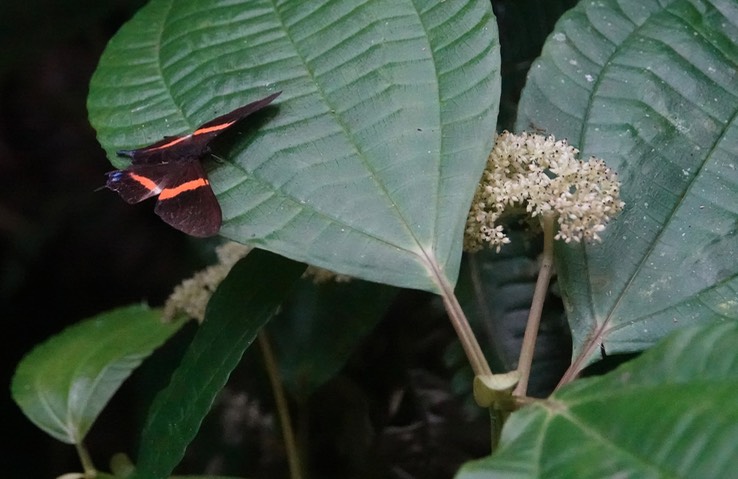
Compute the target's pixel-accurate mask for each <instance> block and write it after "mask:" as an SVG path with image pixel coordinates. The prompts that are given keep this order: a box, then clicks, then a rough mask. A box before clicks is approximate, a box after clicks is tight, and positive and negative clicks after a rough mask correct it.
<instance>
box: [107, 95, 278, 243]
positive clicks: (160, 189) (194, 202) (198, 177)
mask: <svg viewBox="0 0 738 479" xmlns="http://www.w3.org/2000/svg"><path fill="white" fill-rule="evenodd" d="M280 93H282V92H277V93H274V94H272V95H269V96H267V97H265V98H262V99H261V100H257V101H255V102H252V103H249V104H248V105H244V106H242V107H240V108H236V109H235V110H233V111H232V112H230V113H226V114H225V115H222V116H219V117H217V118H215V119H213V120H210V121H209V122H207V123H204V124H203V125H201V126H199V127H198V128H197V129H196V130H195V131H193V132H192V133H190V134H188V135H180V136H169V137H165V138H164V139H162V140H160V141H157V142H156V143H154V144H151V145H149V146H146V147H143V148H138V149H135V150H120V151H118V152H117V154H118V156H121V157H127V158H130V159H131V165H130V166H129V167H128V168H126V169H124V170H115V171H111V172H109V173H107V177H108V179H107V182H106V183H105V186H106V187H107V188H109V189H111V190H113V191H115V192H117V193H118V194H119V195H120V197H121V198H123V200H124V201H126V202H127V203H129V204H134V203H138V202H140V201H143V200H145V199H147V198H151V197H153V196H158V200H157V202H156V207H155V208H154V212H155V213H156V214H157V215H159V217H161V219H162V220H164V221H165V222H166V223H168V224H169V225H171V226H173V227H174V228H176V229H178V230H180V231H182V232H184V233H187V234H189V235H192V236H197V237H201V238H202V237H207V236H213V235H215V234H217V233H218V231H220V225H221V223H222V221H223V215H222V213H221V210H220V204H219V203H218V200H217V199H216V198H215V194H214V193H213V189H212V188H211V186H210V181H209V180H208V177H207V174H206V173H205V170H204V169H203V167H202V159H203V157H205V156H206V155H207V154H209V153H210V147H209V146H210V142H211V141H213V139H214V138H215V137H217V136H218V135H220V134H221V133H223V132H224V131H225V130H227V129H228V128H230V127H231V126H232V125H233V124H234V123H236V122H238V121H240V120H243V119H244V118H246V117H247V116H249V115H251V114H252V113H255V112H257V111H259V110H261V109H262V108H264V107H266V106H267V105H269V104H270V103H271V102H272V101H273V100H274V99H275V98H277V97H278V96H279V95H280Z"/></svg>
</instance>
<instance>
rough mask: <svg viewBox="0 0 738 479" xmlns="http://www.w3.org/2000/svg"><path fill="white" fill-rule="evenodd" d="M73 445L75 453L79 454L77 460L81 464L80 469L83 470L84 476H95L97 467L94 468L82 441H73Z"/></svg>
mask: <svg viewBox="0 0 738 479" xmlns="http://www.w3.org/2000/svg"><path fill="white" fill-rule="evenodd" d="M74 447H75V449H77V455H78V456H79V462H80V463H81V464H82V470H84V474H85V478H86V479H92V478H94V477H95V476H97V469H95V465H94V464H93V463H92V458H91V457H90V453H89V452H87V448H86V447H85V445H84V444H83V443H82V441H79V442H77V443H75V444H74Z"/></svg>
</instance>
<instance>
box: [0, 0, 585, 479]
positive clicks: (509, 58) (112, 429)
mask: <svg viewBox="0 0 738 479" xmlns="http://www.w3.org/2000/svg"><path fill="white" fill-rule="evenodd" d="M144 3H145V2H144V1H142V0H104V1H100V0H78V1H69V2H59V1H58V0H26V1H18V0H3V1H2V3H0V46H1V47H2V48H0V302H1V303H0V304H1V305H2V312H3V313H4V317H3V319H4V321H3V323H4V324H3V325H4V327H5V334H4V338H5V341H4V342H5V346H4V347H3V348H2V351H3V352H2V358H0V365H1V369H0V370H1V375H0V384H2V385H5V389H4V391H5V393H3V394H0V415H1V416H0V417H2V431H3V432H2V433H1V436H2V440H3V444H2V450H0V471H2V472H1V474H2V475H3V476H4V477H12V478H16V477H18V478H20V477H23V478H34V477H38V478H50V477H55V476H57V475H59V474H62V473H65V472H69V471H78V470H80V467H79V463H78V459H77V456H76V452H75V450H74V448H73V447H72V446H69V445H65V444H61V443H59V442H57V441H55V440H53V439H51V438H49V437H48V436H47V435H46V434H45V433H43V432H42V431H41V430H40V429H38V428H36V427H35V426H34V425H33V424H31V423H30V422H29V421H28V420H27V419H26V418H25V417H24V416H23V415H22V414H21V412H20V410H19V409H18V408H17V406H16V405H15V404H14V403H13V402H12V400H11V398H10V395H9V391H8V389H7V388H8V386H9V384H10V379H11V377H12V373H13V370H14V368H15V366H16V365H17V363H18V362H19V361H20V359H21V358H22V356H23V354H25V353H26V352H28V351H29V350H30V349H31V348H33V346H34V345H36V344H38V343H39V342H41V341H43V340H44V339H45V338H48V337H49V336H51V335H53V334H55V333H57V332H59V331H61V330H62V329H64V327H65V326H67V325H70V324H73V323H75V322H77V321H79V320H80V319H83V318H86V317H89V316H92V315H94V314H96V313H99V312H101V311H105V310H108V309H111V308H113V307H117V306H121V305H125V304H130V303H132V302H139V301H146V302H149V303H151V304H154V305H156V304H160V303H161V301H162V300H163V299H164V298H165V297H166V296H167V295H168V293H169V292H170V290H171V288H172V287H173V286H174V285H175V284H177V282H178V281H179V280H180V279H182V278H184V277H186V276H188V275H189V274H190V273H191V272H192V271H195V270H196V269H198V268H199V267H200V266H201V265H202V264H204V262H205V258H203V254H202V251H203V248H202V244H201V242H200V243H198V242H197V241H193V240H190V239H188V238H187V237H185V236H184V235H182V234H180V233H179V232H177V231H175V230H173V229H171V228H169V227H168V226H167V225H165V224H164V223H163V222H161V221H160V220H159V219H158V217H156V216H155V215H154V214H153V212H152V204H151V203H150V202H146V203H144V204H143V205H137V206H129V205H127V204H125V203H124V202H122V201H120V199H119V198H118V197H117V195H115V194H114V193H113V192H110V191H108V190H100V191H97V189H98V188H100V187H101V186H102V185H103V183H104V173H105V172H107V171H109V170H110V169H111V166H110V164H109V163H108V161H107V159H106V158H105V156H104V154H103V151H102V150H101V148H100V147H99V145H98V143H97V141H96V139H95V133H94V131H93V130H92V128H91V127H90V125H89V123H88V121H87V112H86V108H85V102H86V96H87V88H88V83H89V79H90V77H91V75H92V72H93V71H94V68H95V65H96V63H97V60H98V58H99V56H100V54H101V53H102V51H103V49H104V48H105V45H106V43H107V41H108V40H109V39H110V37H111V36H112V35H113V34H114V33H115V31H117V29H118V28H119V27H120V26H121V25H122V24H123V23H124V22H125V21H127V20H128V19H129V18H130V17H131V16H132V15H133V14H134V13H135V12H136V10H137V9H138V8H140V6H142V5H143V4H144ZM574 3H575V2H574V1H550V0H541V1H538V2H537V1H533V0H530V1H515V0H511V1H499V2H493V4H494V6H495V11H496V13H497V15H498V21H499V23H500V34H501V40H502V46H503V99H502V104H501V115H500V123H501V125H502V126H504V127H507V128H510V126H511V121H512V117H513V114H514V110H515V106H516V104H517V97H518V93H519V90H520V88H521V86H522V84H523V81H524V78H525V73H526V71H527V68H528V67H529V65H530V60H531V59H533V58H534V57H535V56H537V54H538V52H539V51H540V45H541V44H542V42H543V40H544V39H545V36H546V35H547V33H548V32H549V31H550V30H551V28H552V26H553V23H554V22H555V20H556V18H557V16H558V14H559V13H560V12H561V11H563V10H565V8H566V7H567V6H570V5H573V4H574ZM529 12H535V15H533V14H531V13H529ZM409 298H410V299H407V298H406V299H405V301H409V302H410V303H411V304H413V303H414V302H417V301H425V299H422V298H423V297H422V296H421V297H420V298H421V299H419V297H418V296H417V295H415V294H413V295H411V296H409ZM412 307H417V305H415V304H413V306H412ZM411 329H412V328H411ZM440 331H441V333H442V334H443V335H445V337H446V338H447V340H444V341H441V342H442V343H444V344H445V343H447V342H448V341H452V340H453V333H452V332H451V331H450V328H448V325H447V324H446V325H444V326H442V327H440ZM394 333H395V332H394V331H392V330H388V329H387V328H386V327H385V328H379V330H378V333H377V334H378V335H391V334H394ZM413 333H415V331H411V334H410V335H409V336H408V337H409V338H411V337H412V334H413ZM435 333H437V331H435V332H434V334H435ZM420 339H422V338H419V340H420ZM59 360H60V361H63V360H64V358H59ZM127 388H128V389H127ZM132 396H135V393H134V392H133V391H131V386H128V385H127V386H124V388H123V390H121V392H120V393H119V394H118V395H116V398H115V399H114V402H113V403H112V404H111V407H110V408H108V410H106V412H105V414H104V415H103V416H102V417H101V418H100V420H99V421H98V423H97V424H96V426H95V427H94V428H93V429H92V431H91V435H90V437H89V439H88V441H87V442H88V443H89V444H90V446H91V449H92V452H93V457H94V459H95V460H96V462H97V461H103V460H107V458H109V456H110V454H111V453H113V452H115V451H121V450H122V451H125V452H128V453H133V452H134V451H135V438H136V437H137V434H138V432H139V429H140V425H137V424H136V423H135V421H131V420H130V418H131V417H138V416H139V415H140V414H142V413H141V408H142V407H145V406H141V404H140V402H141V401H142V400H141V399H140V398H133V399H132ZM143 402H145V401H143ZM482 450H484V449H482ZM462 459H463V458H462ZM98 465H99V466H100V467H101V468H103V469H107V467H106V465H105V464H102V463H101V464H98Z"/></svg>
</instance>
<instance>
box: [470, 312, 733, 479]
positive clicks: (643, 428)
mask: <svg viewBox="0 0 738 479" xmlns="http://www.w3.org/2000/svg"><path fill="white" fill-rule="evenodd" d="M737 350H738V324H736V323H735V322H731V323H722V324H711V325H707V326H700V327H694V328H686V329H683V330H681V331H678V332H676V333H675V334H672V335H671V336H669V337H668V338H667V339H666V340H664V341H662V342H661V343H659V344H658V345H657V346H655V347H654V348H652V349H651V350H649V351H647V352H646V353H644V354H643V355H642V356H640V357H639V358H637V359H635V360H633V361H631V362H629V363H626V364H625V365H623V366H621V367H619V368H617V369H616V370H614V371H612V372H611V373H609V374H607V375H605V376H602V377H599V378H593V379H585V380H580V381H576V382H574V383H572V384H570V385H568V386H566V387H564V388H562V389H561V390H560V391H559V392H557V393H554V394H553V395H552V396H551V397H550V398H549V399H548V400H545V401H540V402H537V403H535V404H534V405H532V406H529V407H526V408H524V409H522V410H520V411H518V412H517V413H514V414H513V415H512V416H510V419H509V421H508V422H507V424H506V425H505V427H504V429H503V432H502V438H501V442H500V447H499V449H498V450H497V452H495V454H493V455H492V456H491V457H489V458H487V459H483V460H480V461H476V462H473V463H469V464H467V465H465V466H464V467H463V468H462V470H461V471H460V473H459V474H458V475H457V476H456V477H457V479H481V478H489V477H494V478H517V479H523V478H546V479H556V478H572V477H576V478H578V479H586V478H602V477H638V478H651V477H652V478H662V477H716V478H717V477H732V476H734V475H735V471H737V470H738V455H736V454H735V444H736V442H738V402H737V401H736V400H735V392H736V391H738V355H736V353H735V352H736V351H737Z"/></svg>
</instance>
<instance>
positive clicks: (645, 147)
mask: <svg viewBox="0 0 738 479" xmlns="http://www.w3.org/2000/svg"><path fill="white" fill-rule="evenodd" d="M736 39H738V9H736V8H735V1H734V0H711V1H702V0H700V1H661V2H657V1H653V0H652V1H641V0H638V1H635V0H628V1H626V0H621V1H614V0H605V1H601V2H582V3H581V4H580V5H579V6H578V7H576V8H575V9H574V10H572V11H571V12H570V13H568V14H567V15H566V16H565V17H563V18H562V19H561V21H560V22H559V24H558V25H557V27H556V31H555V32H554V33H553V34H552V35H551V37H550V38H549V39H548V42H547V44H546V47H545V49H544V53H543V55H542V57H541V58H540V59H539V61H538V62H536V64H535V65H534V66H533V67H532V69H531V73H530V77H529V79H528V84H527V86H526V90H525V92H524V96H523V99H522V101H521V109H520V117H519V119H518V128H521V129H524V128H526V127H528V125H530V124H532V125H534V126H536V127H539V128H545V129H547V130H549V131H550V132H552V133H555V134H556V135H557V136H559V137H565V138H568V139H569V140H570V142H571V143H573V144H574V145H578V146H579V147H580V148H581V149H582V152H583V155H584V156H587V155H596V156H599V157H602V158H604V159H605V160H606V161H607V162H608V164H610V165H611V166H613V167H614V168H615V170H617V171H618V172H619V174H620V179H621V180H622V182H623V187H622V195H623V199H624V201H625V202H626V209H625V211H624V212H623V214H622V215H621V216H620V217H619V218H618V219H617V220H616V221H615V222H614V223H612V224H611V225H610V226H608V229H607V231H606V232H605V234H604V235H603V238H604V242H603V243H602V244H594V245H589V246H578V247H576V246H575V247H562V248H560V249H559V250H558V253H559V257H558V259H557V261H558V262H557V267H558V270H559V274H560V276H561V283H562V286H563V290H564V293H565V295H566V299H567V301H568V308H567V309H568V312H569V319H570V323H571V327H572V331H573V335H574V355H575V362H574V366H573V368H572V372H576V371H577V370H579V369H580V368H581V367H583V366H584V365H586V364H587V363H588V362H591V361H592V360H593V359H594V358H595V355H597V354H598V351H599V350H600V345H602V346H604V348H605V350H606V351H607V352H608V353H613V352H629V351H637V350H641V349H643V348H645V347H647V346H648V345H650V344H653V342H654V341H656V340H658V339H659V338H660V337H662V336H663V335H664V334H666V333H668V332H669V331H671V330H673V329H674V328H677V327H681V326H684V325H688V324H692V323H695V322H701V321H709V320H711V319H712V318H714V317H715V316H716V315H717V316H719V317H722V318H728V319H736V318H738V294H737V290H738V255H736V254H735V252H736V251H738V163H737V162H736V158H737V157H738V128H737V127H738V125H736V118H737V113H738V96H737V92H738V76H736V75H735V65H736V64H737V63H738V43H736Z"/></svg>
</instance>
